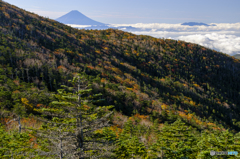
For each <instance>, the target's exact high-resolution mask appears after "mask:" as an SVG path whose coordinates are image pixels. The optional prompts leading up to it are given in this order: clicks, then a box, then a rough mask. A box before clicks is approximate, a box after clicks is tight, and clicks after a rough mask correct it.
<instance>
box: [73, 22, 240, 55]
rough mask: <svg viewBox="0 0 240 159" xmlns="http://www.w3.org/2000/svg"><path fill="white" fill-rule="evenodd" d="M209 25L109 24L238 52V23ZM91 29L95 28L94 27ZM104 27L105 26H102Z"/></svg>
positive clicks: (136, 32) (239, 32)
mask: <svg viewBox="0 0 240 159" xmlns="http://www.w3.org/2000/svg"><path fill="white" fill-rule="evenodd" d="M69 25H70V26H72V27H75V28H85V29H91V27H93V26H91V27H90V26H89V25H87V26H83V25H82V26H80V25H72V24H69ZM208 25H209V26H205V25H201V26H188V25H181V24H166V23H147V24H146V23H136V24H110V25H108V27H113V28H118V29H120V30H123V31H127V32H131V33H134V34H137V35H150V36H153V37H156V38H165V39H174V40H183V41H186V42H191V43H196V44H200V45H202V46H205V47H208V48H210V49H214V50H217V51H220V52H223V53H226V54H229V55H235V54H240V23H210V24H208ZM93 29H96V27H95V28H94V27H93ZM104 29H105V28H104Z"/></svg>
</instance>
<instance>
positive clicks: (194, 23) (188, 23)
mask: <svg viewBox="0 0 240 159" xmlns="http://www.w3.org/2000/svg"><path fill="white" fill-rule="evenodd" d="M181 25H188V26H195V25H205V26H215V25H208V24H205V23H198V22H186V23H182V24H181Z"/></svg>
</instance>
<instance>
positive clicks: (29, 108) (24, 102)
mask: <svg viewBox="0 0 240 159" xmlns="http://www.w3.org/2000/svg"><path fill="white" fill-rule="evenodd" d="M21 101H22V103H23V104H24V105H25V108H26V109H27V110H28V111H33V106H32V104H28V102H29V101H28V100H27V99H26V98H21Z"/></svg>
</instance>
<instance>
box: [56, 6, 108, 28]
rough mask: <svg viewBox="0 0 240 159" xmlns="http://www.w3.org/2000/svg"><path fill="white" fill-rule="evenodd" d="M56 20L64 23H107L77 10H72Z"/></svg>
mask: <svg viewBox="0 0 240 159" xmlns="http://www.w3.org/2000/svg"><path fill="white" fill-rule="evenodd" d="M56 21H58V22H60V23H64V24H78V25H105V24H104V23H100V22H97V21H95V20H92V19H90V18H88V17H87V16H85V15H84V14H82V13H80V12H79V11H77V10H72V11H71V12H69V13H67V14H65V15H63V16H61V17H59V18H57V19H56Z"/></svg>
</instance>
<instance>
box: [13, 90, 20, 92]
mask: <svg viewBox="0 0 240 159" xmlns="http://www.w3.org/2000/svg"><path fill="white" fill-rule="evenodd" d="M12 93H20V91H19V90H15V91H13V92H12Z"/></svg>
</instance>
